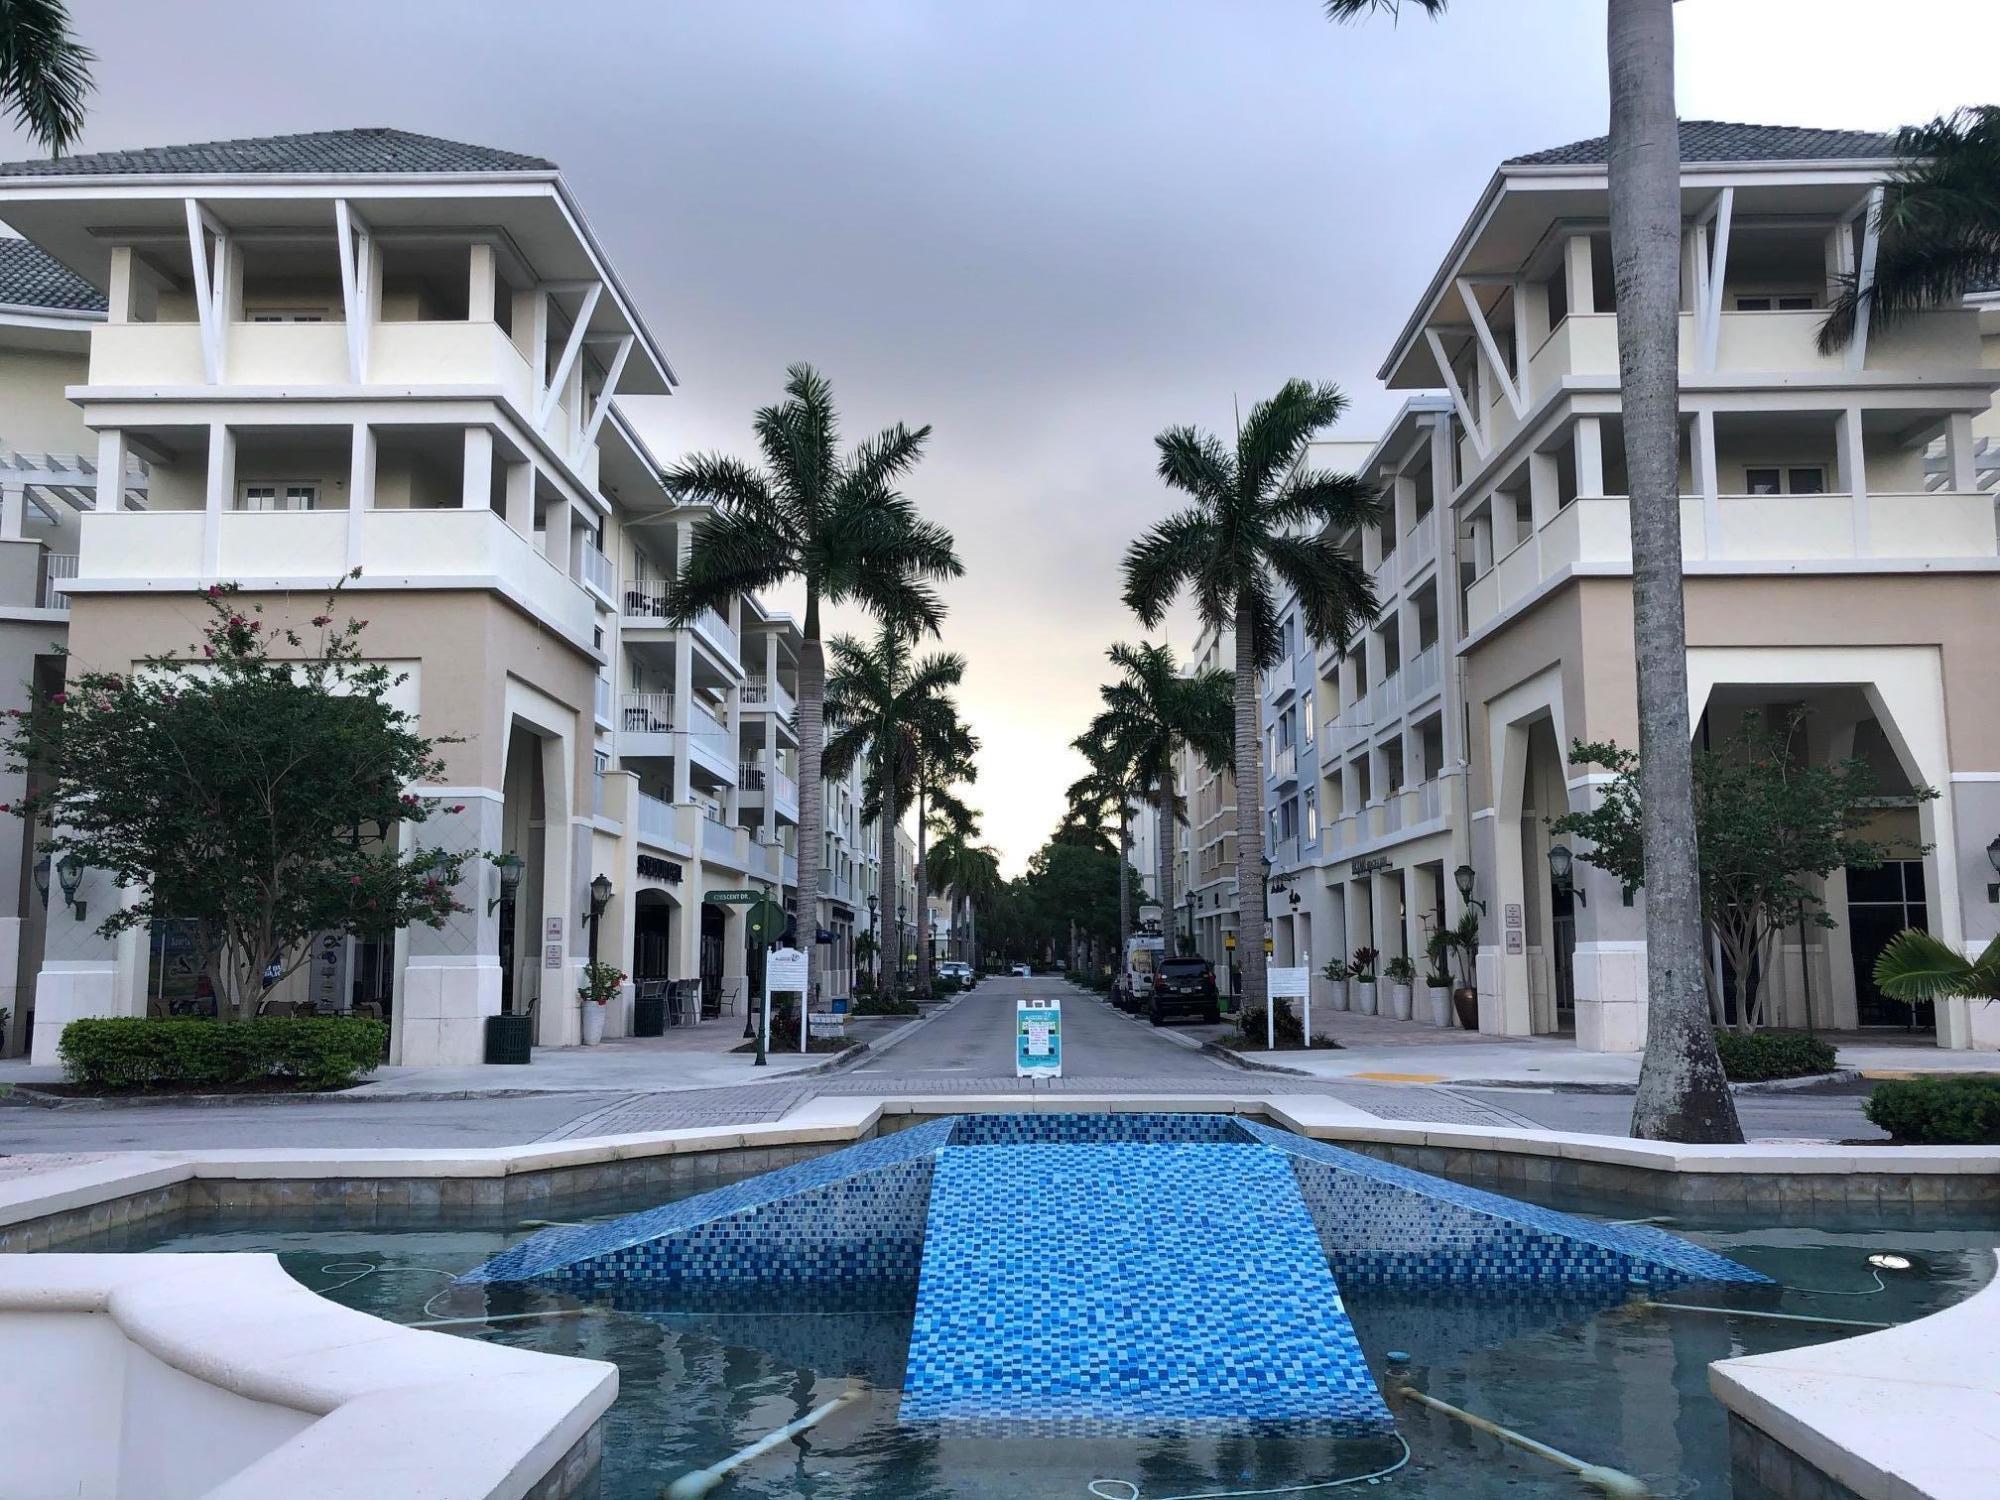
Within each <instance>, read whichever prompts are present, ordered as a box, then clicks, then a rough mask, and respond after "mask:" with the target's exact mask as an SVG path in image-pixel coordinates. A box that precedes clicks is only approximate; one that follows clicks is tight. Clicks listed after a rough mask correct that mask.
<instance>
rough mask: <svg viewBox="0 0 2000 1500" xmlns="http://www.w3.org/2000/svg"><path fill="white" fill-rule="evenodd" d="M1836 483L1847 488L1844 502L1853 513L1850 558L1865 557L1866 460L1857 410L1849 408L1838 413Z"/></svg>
mask: <svg viewBox="0 0 2000 1500" xmlns="http://www.w3.org/2000/svg"><path fill="white" fill-rule="evenodd" d="M1838 438H1839V442H1840V482H1841V483H1842V484H1843V485H1845V486H1846V487H1847V494H1848V502H1849V504H1850V505H1851V506H1852V507H1853V513H1854V555H1855V556H1856V557H1866V556H1867V555H1868V553H1869V539H1868V460H1867V457H1866V454H1865V450H1864V449H1863V447H1862V442H1861V408H1860V407H1858V406H1850V407H1847V408H1846V409H1845V410H1843V411H1842V412H1841V414H1840V430H1839V433H1838Z"/></svg>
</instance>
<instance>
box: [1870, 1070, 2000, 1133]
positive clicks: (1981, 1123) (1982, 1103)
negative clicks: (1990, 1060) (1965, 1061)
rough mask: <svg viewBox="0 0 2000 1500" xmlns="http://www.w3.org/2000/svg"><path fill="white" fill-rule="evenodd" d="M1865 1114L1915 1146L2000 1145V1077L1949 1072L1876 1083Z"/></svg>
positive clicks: (1989, 1074)
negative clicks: (1938, 1075) (1936, 1075)
mask: <svg viewBox="0 0 2000 1500" xmlns="http://www.w3.org/2000/svg"><path fill="white" fill-rule="evenodd" d="M1861 1111H1862V1113H1863V1114H1865V1115H1867V1116H1868V1118H1869V1119H1870V1120H1872V1121H1874V1122H1875V1123H1876V1124H1877V1125H1879V1126H1881V1127H1882V1128H1883V1129H1884V1130H1886V1131H1888V1132H1889V1134H1890V1135H1892V1136H1894V1137H1895V1138H1896V1139H1897V1140H1899V1141H1903V1142H1907V1143H1909V1144H1911V1145H1921V1146H1991V1145H2000V1075H1995V1074H1992V1073H1966V1074H1960V1075H1958V1076H1952V1075H1949V1074H1947V1075H1944V1076H1941V1077H1934V1078H1905V1079H1897V1080H1895V1081H1893V1082H1889V1083H1878V1084H1876V1085H1875V1090H1874V1092H1873V1093H1871V1094H1870V1095H1869V1096H1868V1102H1867V1103H1866V1104H1864V1105H1862V1106H1861Z"/></svg>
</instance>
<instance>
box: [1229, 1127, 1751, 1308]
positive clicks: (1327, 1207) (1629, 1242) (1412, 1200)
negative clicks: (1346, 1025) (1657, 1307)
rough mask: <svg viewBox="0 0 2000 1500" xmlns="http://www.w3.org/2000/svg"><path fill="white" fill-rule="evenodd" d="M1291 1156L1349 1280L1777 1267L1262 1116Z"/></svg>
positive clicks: (1585, 1276)
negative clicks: (1511, 1194) (1478, 1183)
mask: <svg viewBox="0 0 2000 1500" xmlns="http://www.w3.org/2000/svg"><path fill="white" fill-rule="evenodd" d="M1242 1125H1243V1129H1244V1130H1245V1131H1246V1132H1247V1133H1248V1134H1249V1135H1250V1136H1251V1137H1252V1138H1253V1139H1255V1140H1258V1141H1262V1142H1264V1143H1265V1144H1266V1145H1269V1146H1273V1147H1276V1148H1277V1149H1278V1150H1279V1151H1281V1152H1283V1153H1284V1154H1285V1155H1286V1156H1287V1157H1289V1158H1290V1159H1291V1162H1292V1166H1293V1169H1294V1170H1295V1171H1296V1172H1297V1174H1298V1180H1299V1190H1300V1192H1301V1193H1302V1194H1303V1195H1304V1197H1305V1201H1306V1205H1307V1207H1308V1209H1309V1210H1310V1211H1311V1213H1312V1217H1313V1222H1314V1223H1315V1224H1316V1225H1317V1226H1318V1228H1319V1235H1320V1242H1321V1243H1322V1244H1323V1245H1324V1246H1325V1249H1326V1256H1327V1260H1328V1263H1329V1264H1330V1265H1331V1266H1332V1268H1333V1274H1334V1275H1335V1276H1336V1277H1337V1278H1338V1279H1339V1281H1340V1284H1341V1285H1342V1286H1344V1287H1347V1288H1349V1289H1350V1290H1352V1289H1355V1288H1359V1287H1377V1286H1379V1287H1408V1286H1437V1287H1451V1288H1459V1289H1465V1288H1476V1287H1506V1286H1512V1287H1518V1288H1521V1289H1522V1290H1524V1291H1549V1290H1554V1289H1557V1288H1564V1287H1567V1288H1574V1289H1583V1288H1589V1287H1611V1288H1616V1287H1629V1288H1643V1289H1645V1290H1661V1289H1665V1288H1669V1287H1675V1286H1684V1285H1686V1284H1688V1283H1689V1282H1695V1281H1734V1282H1756V1283H1768V1282H1769V1280H1770V1278H1769V1277H1766V1276H1763V1275H1761V1274H1759V1273H1758V1272H1756V1271H1753V1270H1751V1269H1750V1268H1749V1267H1747V1266H1743V1265H1739V1264H1737V1263H1736V1262H1735V1261H1733V1260H1729V1259H1727V1258H1726V1257H1724V1256H1720V1255H1717V1254H1716V1253H1715V1252H1714V1251H1712V1250H1704V1249H1703V1248H1702V1247H1701V1246H1699V1245H1696V1244H1692V1243H1690V1242H1689V1241H1687V1240H1684V1239H1682V1238H1680V1236H1678V1235H1673V1234H1668V1233H1667V1232H1666V1231H1664V1230H1661V1229H1655V1228H1652V1227H1650V1226H1648V1225H1644V1224H1604V1223H1599V1222H1597V1221H1595V1220H1592V1219H1583V1218H1578V1217H1577V1216H1576V1215H1574V1214H1566V1213H1561V1212H1559V1211H1557V1210H1555V1209H1552V1208H1543V1207H1541V1206H1539V1205H1537V1204H1533V1203H1523V1202H1521V1201H1520V1200H1519V1199H1516V1198H1507V1197H1503V1196H1502V1195H1501V1194H1499V1193H1489V1192H1485V1191H1483V1190H1481V1189H1479V1188H1472V1187H1465V1186H1462V1185H1461V1184H1459V1183H1456V1182H1450V1181H1447V1180H1446V1179H1444V1178H1442V1177H1433V1176H1431V1175H1430V1174H1429V1173H1426V1172H1417V1171H1412V1170H1411V1169H1410V1168H1408V1167H1398V1166H1394V1165H1392V1164H1390V1163H1388V1162H1384V1161H1377V1160H1376V1159H1375V1158H1374V1157H1372V1156H1363V1155H1362V1154H1360V1153H1359V1152H1356V1151H1346V1150H1343V1149H1342V1148H1340V1147H1338V1146H1331V1145H1328V1144H1327V1143H1326V1142H1324V1141H1314V1140H1308V1139H1306V1138H1305V1137H1304V1136H1298V1135H1293V1134H1292V1133H1291V1132H1290V1131H1285V1130H1274V1129H1272V1128H1271V1127H1270V1126H1267V1125H1259V1124H1256V1123H1254V1122H1252V1121H1248V1120H1245V1121H1243V1122H1242Z"/></svg>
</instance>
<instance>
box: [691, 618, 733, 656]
mask: <svg viewBox="0 0 2000 1500" xmlns="http://www.w3.org/2000/svg"><path fill="white" fill-rule="evenodd" d="M694 633H695V636H696V638H697V639H699V640H702V641H705V642H707V643H708V647H709V649H710V650H712V651H714V652H715V653H716V654H717V655H718V656H720V657H721V658H722V659H723V660H724V661H725V662H727V663H728V664H729V665H730V666H732V667H733V666H736V665H737V664H738V662H740V661H741V660H742V648H741V647H740V645H739V644H738V642H737V638H736V632H735V631H734V630H732V629H730V626H729V622H728V621H727V620H725V619H724V618H723V617H722V616H721V615H720V614H718V613H717V612H716V611H715V610H712V609H705V610H703V611H702V612H701V613H700V614H698V615H696V616H695V617H694Z"/></svg>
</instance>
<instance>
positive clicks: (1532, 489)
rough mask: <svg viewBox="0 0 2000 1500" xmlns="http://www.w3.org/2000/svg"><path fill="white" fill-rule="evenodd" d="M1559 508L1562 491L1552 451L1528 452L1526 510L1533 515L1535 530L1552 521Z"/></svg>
mask: <svg viewBox="0 0 2000 1500" xmlns="http://www.w3.org/2000/svg"><path fill="white" fill-rule="evenodd" d="M1560 509H1562V493H1561V485H1560V483H1559V481H1558V479H1557V476H1556V456H1555V455H1554V454H1553V453H1530V454H1529V455H1528V510H1529V513H1530V514H1531V515H1532V517H1533V520H1534V527H1535V530H1537V531H1540V530H1541V529H1542V528H1543V527H1544V526H1546V525H1548V524H1549V522H1551V521H1553V520H1554V519H1555V516H1556V512H1557V511H1558V510H1560Z"/></svg>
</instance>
